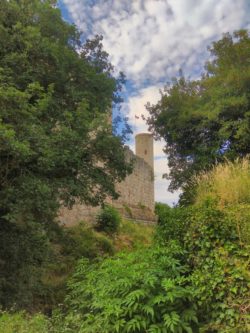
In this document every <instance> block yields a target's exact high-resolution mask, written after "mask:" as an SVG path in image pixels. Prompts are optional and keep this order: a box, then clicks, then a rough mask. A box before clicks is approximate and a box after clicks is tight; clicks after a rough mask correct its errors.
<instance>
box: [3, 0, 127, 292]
mask: <svg viewBox="0 0 250 333" xmlns="http://www.w3.org/2000/svg"><path fill="white" fill-rule="evenodd" d="M101 39H102V38H101V37H99V36H96V38H95V39H93V40H87V41H86V42H83V41H82V37H81V35H80V33H79V31H78V30H77V29H76V27H75V26H73V25H70V24H68V23H67V22H65V21H64V20H63V19H62V17H61V13H60V10H59V9H57V8H56V6H55V1H42V0H10V1H8V0H2V1H1V2H0V156H1V163H0V222H1V223H0V234H1V237H0V243H1V244H2V247H3V248H2V250H1V259H0V271H1V272H5V273H3V274H5V275H6V276H7V277H8V274H10V273H8V272H10V271H11V274H12V276H14V275H15V274H14V273H13V272H14V270H15V269H17V270H18V269H19V266H20V263H21V261H20V258H21V256H22V255H24V256H25V253H26V252H27V251H28V255H27V257H26V259H27V258H29V259H27V261H29V260H30V263H31V264H33V263H34V262H38V261H40V260H42V258H43V255H41V254H40V253H39V254H38V256H37V257H36V256H35V254H34V253H35V251H34V252H32V251H31V248H33V247H34V244H36V241H37V242H38V241H42V237H43V236H41V235H43V232H46V230H47V229H49V227H50V224H51V222H52V221H53V219H54V218H55V216H56V213H57V210H58V207H59V205H61V204H64V205H67V206H71V205H72V204H74V202H75V200H76V198H77V199H79V200H81V201H82V202H85V203H88V204H93V205H97V204H99V203H101V202H103V200H104V199H105V197H106V196H107V195H109V196H113V197H116V196H117V194H116V192H115V188H114V183H115V182H116V181H119V180H122V179H123V178H124V177H125V176H126V174H127V173H128V171H129V170H130V166H129V165H128V164H127V163H126V161H125V157H124V147H123V145H122V142H121V139H119V138H118V137H115V136H113V135H112V130H111V125H110V124H108V121H107V119H108V118H109V116H110V114H109V111H110V108H111V106H112V104H114V103H118V102H119V101H120V89H121V85H122V83H123V76H121V77H120V78H115V77H114V70H113V67H112V65H111V64H110V63H109V61H108V54H107V53H106V52H105V51H104V50H103V48H102V43H101ZM98 162H101V163H98ZM38 225H40V226H39V227H38ZM20 228H21V229H22V232H21V231H20ZM40 229H41V230H40ZM13 230H14V231H13ZM24 230H25V232H24ZM23 232H24V233H23ZM34 233H35V235H36V236H34ZM20 234H22V235H24V238H25V237H26V238H25V240H24V241H23V242H22V240H20V243H19V245H18V244H17V247H16V248H15V249H14V250H13V251H12V247H10V246H9V245H10V243H11V242H13V239H16V237H18V235H20ZM32 235H33V236H34V237H33V236H32ZM29 236H30V238H29ZM36 237H37V238H36ZM32 242H33V243H32ZM4 244H5V245H4ZM29 246H30V250H28V248H29ZM40 248H42V247H40ZM40 248H39V249H40ZM24 249H26V250H25V251H26V252H24ZM33 254H34V255H33ZM7 262H9V263H10V262H12V263H13V267H12V268H11V269H8V267H9V266H11V265H9V266H8V265H7ZM17 263H18V264H17ZM26 264H27V263H26ZM9 268H10V267H9ZM14 268H15V269H14ZM26 270H27V265H26ZM18 274H19V277H18V275H17V276H15V277H14V279H20V281H21V280H22V278H21V276H20V274H21V273H20V270H19V273H18ZM0 280H1V277H0ZM1 281H3V279H2V280H1ZM11 285H12V282H11V279H10V280H9V284H8V287H7V286H5V287H6V288H10V287H11ZM0 297H1V292H0Z"/></svg>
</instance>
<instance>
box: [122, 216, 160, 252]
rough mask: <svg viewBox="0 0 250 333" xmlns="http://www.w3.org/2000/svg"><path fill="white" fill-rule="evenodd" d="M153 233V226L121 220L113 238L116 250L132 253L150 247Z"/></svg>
mask: <svg viewBox="0 0 250 333" xmlns="http://www.w3.org/2000/svg"><path fill="white" fill-rule="evenodd" d="M154 233H155V226H154V225H150V224H144V223H137V222H136V221H128V220H122V223H121V225H120V228H119V233H118V235H117V236H116V237H115V245H116V248H117V249H118V250H120V251H124V250H132V251H133V250H135V249H138V248H143V247H146V246H149V245H152V241H153V236H154Z"/></svg>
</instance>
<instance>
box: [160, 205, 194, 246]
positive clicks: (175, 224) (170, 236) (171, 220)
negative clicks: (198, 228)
mask: <svg viewBox="0 0 250 333" xmlns="http://www.w3.org/2000/svg"><path fill="white" fill-rule="evenodd" d="M155 211H156V214H157V216H158V226H157V232H156V240H157V241H158V242H160V243H163V244H166V243H168V242H169V241H171V240H176V241H179V242H180V243H183V239H184V235H185V233H186V230H187V226H188V224H189V210H187V209H182V208H180V207H175V208H171V207H169V206H167V205H164V204H157V205H156V209H155Z"/></svg>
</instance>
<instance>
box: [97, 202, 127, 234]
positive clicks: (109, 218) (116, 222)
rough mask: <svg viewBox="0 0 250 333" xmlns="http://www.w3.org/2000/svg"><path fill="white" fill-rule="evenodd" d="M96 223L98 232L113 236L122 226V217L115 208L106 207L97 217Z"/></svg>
mask: <svg viewBox="0 0 250 333" xmlns="http://www.w3.org/2000/svg"><path fill="white" fill-rule="evenodd" d="M96 222H97V223H96V227H95V228H96V230H98V231H104V232H106V233H108V234H113V233H115V232H117V231H118V228H119V226H120V224H121V217H120V214H119V212H118V211H117V210H116V209H115V208H114V207H112V206H109V205H105V206H104V208H103V209H102V210H101V212H100V213H99V215H98V216H97V221H96Z"/></svg>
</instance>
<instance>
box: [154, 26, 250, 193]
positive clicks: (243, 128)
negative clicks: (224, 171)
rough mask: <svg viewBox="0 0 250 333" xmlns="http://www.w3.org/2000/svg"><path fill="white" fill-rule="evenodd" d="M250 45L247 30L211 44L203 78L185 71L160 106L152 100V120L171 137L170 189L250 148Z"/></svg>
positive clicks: (167, 138)
mask: <svg viewBox="0 0 250 333" xmlns="http://www.w3.org/2000/svg"><path fill="white" fill-rule="evenodd" d="M249 47H250V38H249V33H248V32H247V31H244V30H241V31H237V32H235V33H234V34H233V35H230V34H229V33H228V34H225V35H224V36H223V38H222V39H221V40H219V41H217V42H214V43H212V46H211V47H210V48H209V50H210V52H211V56H212V57H211V58H210V59H211V60H210V61H209V62H207V63H206V66H205V71H204V73H203V75H202V77H201V79H199V80H189V79H186V78H185V77H184V76H183V75H182V73H181V75H180V78H175V79H173V81H172V82H171V83H169V84H168V85H167V86H166V87H165V89H164V92H163V94H162V98H161V100H160V101H159V102H158V103H157V104H156V105H150V104H149V105H148V110H149V113H150V117H149V119H148V124H149V126H150V128H151V130H152V131H153V132H154V133H155V134H156V135H157V136H159V137H162V138H163V139H164V140H165V141H166V147H165V152H166V154H168V161H169V162H168V164H169V168H170V173H169V174H168V175H166V177H167V178H168V179H170V180H171V184H170V187H169V188H170V189H171V190H175V189H177V188H179V187H184V188H185V185H186V184H187V183H188V181H189V180H190V179H191V177H192V175H194V174H196V173H197V172H200V171H203V170H208V169H209V168H210V167H211V166H212V165H214V164H215V163H218V162H220V161H222V160H223V158H224V157H225V156H226V157H227V158H228V159H230V160H231V159H235V158H237V157H238V156H245V155H246V154H248V153H250V150H249V149H250V148H249V147H250V136H249V131H250V128H249V124H250V122H249V117H250V113H249V109H250V108H249V107H250V90H249V89H250V88H249V87H250V84H249V82H250V61H249V57H250V53H249ZM185 190H186V188H185Z"/></svg>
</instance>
